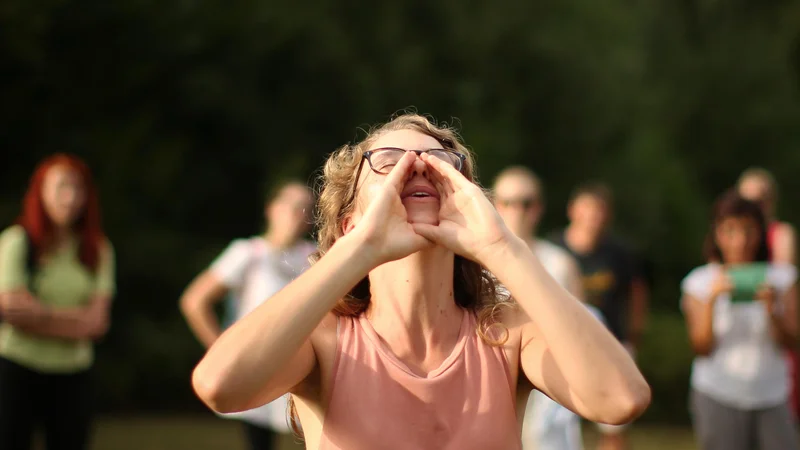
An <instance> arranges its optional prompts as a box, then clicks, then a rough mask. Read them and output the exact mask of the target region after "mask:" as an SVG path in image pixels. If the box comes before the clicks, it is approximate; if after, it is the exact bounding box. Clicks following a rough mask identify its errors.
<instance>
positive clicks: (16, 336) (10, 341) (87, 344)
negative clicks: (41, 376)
mask: <svg viewBox="0 0 800 450" xmlns="http://www.w3.org/2000/svg"><path fill="white" fill-rule="evenodd" d="M102 248H103V249H102V250H101V252H102V253H101V256H100V262H99V265H98V267H97V272H96V273H92V271H90V270H89V269H87V268H86V267H85V266H84V265H83V264H81V262H80V259H79V256H78V240H77V239H76V238H72V239H70V241H69V242H68V243H67V244H66V245H63V246H62V247H61V248H60V249H59V250H58V251H57V252H54V253H50V254H48V255H47V257H46V258H44V260H43V261H41V262H40V263H39V264H38V266H37V269H36V271H35V276H34V278H33V280H32V283H30V284H29V283H28V281H29V280H28V277H29V273H28V270H27V267H26V261H27V255H28V239H27V237H26V235H25V229H23V228H22V227H21V226H19V225H14V226H12V227H9V228H7V229H5V230H4V231H3V232H2V233H0V292H7V291H12V290H17V289H26V290H27V289H28V286H32V287H33V291H34V292H33V294H34V295H35V296H36V298H37V299H38V300H39V301H40V302H41V303H42V304H44V305H47V306H49V307H51V308H74V307H80V306H85V305H87V304H89V302H91V300H92V299H93V298H94V297H96V296H112V295H114V289H115V286H114V250H113V248H112V247H111V244H110V243H109V242H106V245H105V246H103V247H102ZM0 356H2V357H4V358H6V359H9V360H11V361H14V362H16V363H17V364H21V365H23V366H25V367H28V368H29V369H32V370H36V371H39V372H48V373H74V372H78V371H81V370H85V369H88V368H89V367H91V365H92V362H93V361H94V349H93V346H92V342H91V341H89V340H88V339H82V340H71V339H61V338H52V337H44V336H39V335H35V334H31V333H26V332H24V331H22V330H20V329H18V328H16V327H14V326H13V325H11V324H8V323H2V324H0Z"/></svg>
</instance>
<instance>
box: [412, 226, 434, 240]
mask: <svg viewBox="0 0 800 450" xmlns="http://www.w3.org/2000/svg"><path fill="white" fill-rule="evenodd" d="M412 226H413V227H414V232H415V233H417V234H418V235H420V236H422V237H424V238H425V239H427V240H429V241H432V242H436V243H438V242H441V229H440V228H439V227H438V226H436V225H431V224H427V223H415V224H413V225H412Z"/></svg>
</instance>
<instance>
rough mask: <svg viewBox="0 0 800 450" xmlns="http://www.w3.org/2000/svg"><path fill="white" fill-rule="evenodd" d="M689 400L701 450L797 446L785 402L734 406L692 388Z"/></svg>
mask: <svg viewBox="0 0 800 450" xmlns="http://www.w3.org/2000/svg"><path fill="white" fill-rule="evenodd" d="M690 403H691V411H692V421H693V422H694V431H695V435H696V436H697V443H698V446H699V448H700V450H753V449H758V450H796V449H800V444H798V438H797V430H796V429H795V427H794V422H793V420H792V413H791V411H790V410H789V404H788V402H787V403H783V404H781V405H778V406H773V407H770V408H765V409H754V410H745V409H737V408H731V407H729V406H726V405H723V404H721V403H719V402H718V401H716V400H714V399H712V398H711V397H709V396H707V395H705V394H702V393H700V392H697V391H696V390H694V389H693V390H692V392H691V400H690Z"/></svg>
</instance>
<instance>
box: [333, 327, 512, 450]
mask: <svg viewBox="0 0 800 450" xmlns="http://www.w3.org/2000/svg"><path fill="white" fill-rule="evenodd" d="M338 326H339V329H338V333H339V337H338V343H337V355H336V362H335V363H334V368H333V370H334V381H333V386H332V397H331V401H330V405H329V406H328V411H327V414H326V416H325V422H324V424H323V430H322V439H321V442H320V447H319V448H320V449H321V450H334V449H335V450H360V449H369V450H373V449H384V450H392V449H420V450H427V449H430V450H433V449H436V450H456V449H458V450H470V449H481V450H488V449H503V450H515V449H521V443H520V432H519V427H518V425H517V417H516V409H515V400H514V399H515V396H514V395H513V392H514V391H515V390H514V389H513V388H512V386H511V376H510V372H509V369H508V363H507V361H506V359H505V355H504V354H503V350H502V349H501V348H500V347H492V346H490V345H488V344H486V343H484V342H483V341H482V340H481V339H480V337H479V336H478V335H477V333H476V332H475V330H476V320H475V317H474V315H473V314H471V313H465V314H464V320H463V322H462V324H461V332H460V336H459V339H458V342H457V343H456V346H455V348H454V349H453V352H452V354H451V355H450V356H449V357H448V358H447V359H446V360H445V361H444V362H443V363H442V365H441V366H440V367H439V368H438V369H436V370H434V371H432V372H431V373H429V374H428V376H427V377H424V378H423V377H420V376H417V375H415V374H413V373H412V372H411V371H410V370H409V369H408V366H406V365H405V364H403V362H401V361H400V360H399V359H398V358H397V357H395V356H394V354H393V353H392V352H391V351H390V350H389V348H388V347H386V346H385V345H384V344H383V342H382V341H381V340H380V338H379V337H378V335H377V333H376V332H375V330H374V329H373V328H372V326H371V325H370V323H369V321H368V320H367V319H366V318H365V317H364V316H363V315H362V316H361V317H358V318H352V317H341V318H339V324H338Z"/></svg>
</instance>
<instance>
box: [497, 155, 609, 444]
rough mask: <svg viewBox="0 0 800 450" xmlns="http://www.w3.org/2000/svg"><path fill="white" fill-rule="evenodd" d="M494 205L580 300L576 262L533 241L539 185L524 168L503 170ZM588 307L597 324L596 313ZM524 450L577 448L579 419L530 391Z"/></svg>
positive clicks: (541, 197) (539, 204)
mask: <svg viewBox="0 0 800 450" xmlns="http://www.w3.org/2000/svg"><path fill="white" fill-rule="evenodd" d="M492 194H493V198H494V205H495V208H497V212H498V214H500V217H502V218H503V222H504V223H505V224H506V226H507V227H508V229H509V230H510V231H511V232H512V233H514V234H515V235H516V236H518V237H519V238H520V239H522V240H524V241H525V242H526V243H527V244H528V246H529V247H530V248H531V250H532V251H533V253H534V254H535V255H536V257H537V258H538V259H539V261H540V262H541V263H542V266H544V268H545V269H546V270H547V272H548V273H550V275H551V276H552V277H553V278H554V279H555V280H556V281H557V282H558V283H559V284H560V285H561V286H563V287H564V288H565V289H567V290H568V291H569V292H570V293H571V294H572V295H574V296H575V298H577V299H579V300H583V298H584V297H583V285H582V284H581V272H580V269H579V268H578V263H577V262H576V261H575V259H574V258H573V257H572V256H571V255H570V254H569V253H567V251H566V250H564V249H562V248H561V247H558V246H557V245H555V244H552V243H550V242H548V241H547V240H545V239H539V238H537V237H536V228H537V226H538V224H539V220H540V219H541V217H542V214H543V213H544V208H545V204H544V189H543V187H542V181H541V180H540V179H539V177H538V176H537V175H536V174H535V173H533V171H532V170H530V169H528V168H527V167H524V166H511V167H507V168H505V169H503V170H502V171H501V172H500V173H499V174H498V175H497V178H495V182H494V186H493V188H492ZM586 307H587V308H589V310H590V311H591V312H592V314H594V315H595V316H596V317H597V318H598V319H599V320H602V317H601V314H600V311H598V310H597V309H596V308H595V307H593V306H591V305H588V304H587V305H586ZM522 445H523V449H525V450H528V449H547V450H581V449H583V437H582V433H581V420H580V417H578V416H577V415H575V414H574V413H573V412H572V411H570V410H569V409H567V408H564V407H563V406H561V405H559V404H558V403H556V402H554V401H553V400H552V399H550V398H549V397H548V396H546V395H545V394H543V393H542V392H541V391H538V390H534V391H532V392H531V394H530V396H529V399H528V405H527V408H526V412H525V420H524V422H523V427H522Z"/></svg>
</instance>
